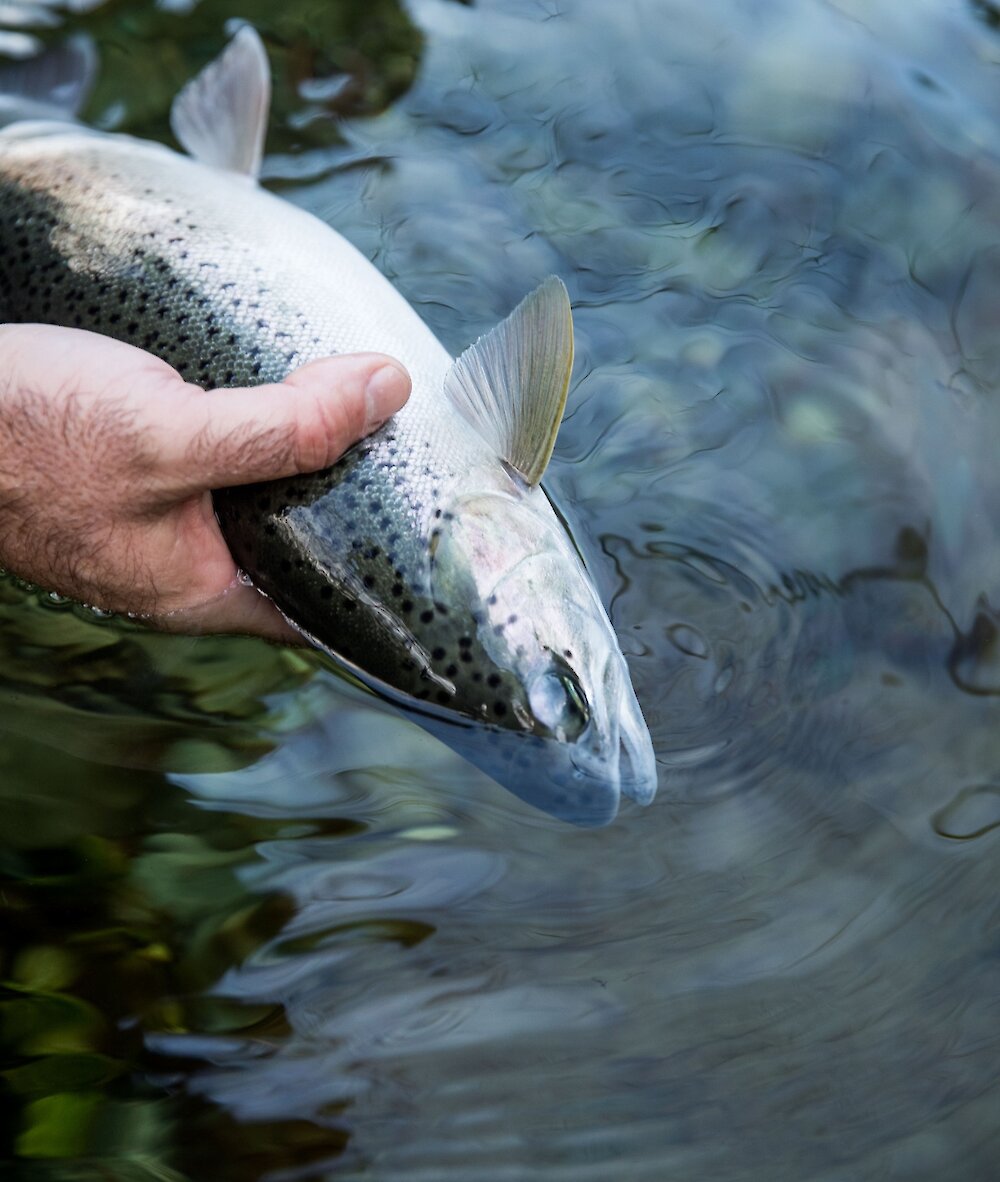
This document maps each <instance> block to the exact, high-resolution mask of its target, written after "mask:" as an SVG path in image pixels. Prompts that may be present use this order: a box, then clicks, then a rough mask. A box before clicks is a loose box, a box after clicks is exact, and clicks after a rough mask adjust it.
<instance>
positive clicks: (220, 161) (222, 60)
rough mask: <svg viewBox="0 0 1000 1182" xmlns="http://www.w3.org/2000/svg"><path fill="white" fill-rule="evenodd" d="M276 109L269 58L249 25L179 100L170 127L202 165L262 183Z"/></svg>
mask: <svg viewBox="0 0 1000 1182" xmlns="http://www.w3.org/2000/svg"><path fill="white" fill-rule="evenodd" d="M270 106H271V71H270V67H269V65H268V61H267V53H266V51H265V49H264V44H263V42H262V41H261V39H260V36H259V35H258V33H257V30H256V29H254V28H251V26H250V25H244V26H243V27H242V28H241V29H240V31H239V32H238V33H237V34H236V36H235V37H234V38H233V39H232V41H230V42H229V44H228V45H227V46H226V48H225V49H224V50H223V51H222V53H220V54H219V56H218V57H217V58H216V59H215V60H214V61H212V62H209V64H208V65H207V66H206V67H205V68H204V70H202V72H201V73H200V74H198V75H197V76H196V77H195V78H192V79H191V81H190V82H189V83H188V84H187V86H185V87H184V89H183V90H182V91H181V92H180V94H178V96H177V97H176V98H175V99H174V105H173V107H172V108H171V110H170V126H171V127H172V128H173V132H174V135H175V136H177V138H178V140H180V142H181V143H182V144H183V145H184V147H185V148H186V149H187V150H188V151H189V152H190V153H191V155H192V156H194V158H195V159H196V160H200V161H201V162H202V163H203V164H211V165H213V166H214V167H215V168H227V169H229V170H231V171H232V172H242V173H245V174H246V175H247V176H252V177H256V175H257V174H258V173H259V172H260V162H261V159H262V158H263V155H264V135H265V133H266V131H267V116H268V112H269V110H270Z"/></svg>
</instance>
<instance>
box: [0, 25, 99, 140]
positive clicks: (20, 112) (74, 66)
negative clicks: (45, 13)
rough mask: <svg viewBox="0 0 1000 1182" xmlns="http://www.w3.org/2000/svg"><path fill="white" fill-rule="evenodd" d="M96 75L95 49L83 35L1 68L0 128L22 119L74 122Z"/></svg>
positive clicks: (91, 42)
mask: <svg viewBox="0 0 1000 1182" xmlns="http://www.w3.org/2000/svg"><path fill="white" fill-rule="evenodd" d="M96 75H97V50H96V49H95V48H94V43H93V41H92V40H91V39H90V38H89V37H85V36H82V35H80V36H75V37H70V38H68V39H67V40H66V41H63V42H61V43H60V44H59V45H53V46H51V47H50V48H48V49H46V50H44V51H43V52H42V53H40V54H39V55H38V56H37V57H33V58H29V59H28V60H27V61H19V62H10V63H7V64H5V65H3V66H0V127H4V126H7V125H8V124H11V123H16V122H18V121H20V120H22V119H63V120H69V121H72V120H74V119H75V118H76V116H77V115H78V114H79V113H80V110H81V108H82V107H83V105H84V103H85V102H86V101H87V99H88V97H89V96H90V92H91V90H92V88H93V84H94V79H95V77H96Z"/></svg>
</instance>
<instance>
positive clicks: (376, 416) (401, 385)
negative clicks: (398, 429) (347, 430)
mask: <svg viewBox="0 0 1000 1182" xmlns="http://www.w3.org/2000/svg"><path fill="white" fill-rule="evenodd" d="M409 394H410V375H409V374H408V373H407V372H406V370H405V369H403V368H402V367H401V366H398V365H383V366H380V367H379V368H378V369H377V370H375V372H374V373H373V374H372V376H371V377H370V378H369V379H368V384H367V385H366V386H365V434H368V433H370V432H371V431H374V430H376V429H377V428H378V427H381V425H382V424H383V423H384V422H385V420H386V419H387V418H389V417H390V416H391V415H394V414H395V413H396V411H397V410H399V408H400V407H401V406H402V405H403V403H404V402H405V401H406V400H407V398H408V397H409Z"/></svg>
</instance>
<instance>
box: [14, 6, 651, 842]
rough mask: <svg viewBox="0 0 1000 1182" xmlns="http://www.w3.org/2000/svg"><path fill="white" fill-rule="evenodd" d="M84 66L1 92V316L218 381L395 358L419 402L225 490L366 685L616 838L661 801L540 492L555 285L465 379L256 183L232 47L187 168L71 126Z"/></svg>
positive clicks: (237, 43)
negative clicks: (611, 826) (137, 352)
mask: <svg viewBox="0 0 1000 1182" xmlns="http://www.w3.org/2000/svg"><path fill="white" fill-rule="evenodd" d="M92 59H93V54H92V52H91V51H89V50H88V48H87V43H85V42H70V43H67V44H66V45H64V46H62V47H60V48H58V49H56V50H54V51H50V53H49V54H48V55H47V56H46V57H44V58H43V59H40V60H39V61H38V62H36V63H25V64H21V65H19V66H17V67H15V68H14V69H13V70H12V72H10V73H9V74H8V76H7V77H6V78H5V79H0V81H4V82H6V84H7V85H6V89H7V90H8V91H10V90H12V89H13V90H16V91H17V92H19V93H17V94H14V95H8V97H7V98H5V99H4V100H3V107H2V110H0V115H2V117H3V118H4V119H5V120H6V123H5V126H4V127H3V129H2V130H0V226H2V255H0V318H3V319H4V320H7V321H20V322H44V323H50V324H59V325H66V326H78V327H82V328H86V329H89V330H91V331H94V332H99V333H104V334H106V335H108V336H110V337H115V338H117V339H119V340H122V341H126V342H128V343H130V344H133V345H137V346H139V347H141V348H143V349H146V350H148V351H150V352H152V353H155V354H156V355H157V356H159V357H161V358H162V359H163V360H165V361H166V362H168V363H169V364H170V365H172V366H174V367H175V368H176V369H177V370H178V371H179V372H180V373H181V374H182V375H183V376H184V377H185V379H187V380H188V381H191V382H196V383H198V384H199V385H202V386H204V387H206V388H219V387H227V386H243V385H252V384H255V383H262V382H278V381H281V380H282V379H283V378H284V377H286V376H287V375H288V373H289V372H290V371H291V370H293V369H295V368H297V367H298V366H300V365H303V364H305V363H306V362H308V361H311V360H314V359H316V358H319V357H322V356H327V355H330V354H336V353H351V352H378V353H387V354H389V355H391V356H393V357H396V358H398V359H399V360H400V361H401V362H402V363H403V364H404V365H405V366H406V368H407V369H408V370H409V372H410V375H411V377H412V380H413V390H412V395H411V397H410V400H409V402H408V403H407V405H406V406H405V407H404V408H403V409H402V410H401V411H400V412H399V413H398V414H397V415H395V416H394V417H393V418H392V419H391V420H390V421H389V422H387V423H386V424H385V425H384V426H383V427H381V428H380V429H379V430H378V431H377V432H376V433H375V434H374V435H372V436H370V437H369V438H367V439H365V440H364V441H362V442H361V443H359V444H357V445H356V446H355V447H353V448H352V449H350V450H349V451H348V452H347V453H346V454H345V455H344V456H343V458H342V459H341V460H340V461H339V462H337V463H336V464H334V465H333V466H332V467H330V468H328V469H326V470H325V471H322V472H317V473H315V474H313V475H309V476H299V477H294V478H290V479H286V480H281V481H275V482H271V483H267V484H260V485H253V486H244V487H241V488H237V489H231V490H224V491H221V492H217V493H216V494H215V506H216V512H217V514H218V517H219V521H220V524H221V527H222V531H223V535H224V537H225V538H226V541H227V543H228V545H229V547H230V549H231V550H232V553H233V556H234V558H235V560H236V562H237V563H238V564H239V565H240V567H241V568H242V570H244V571H245V572H246V573H247V575H248V576H249V577H250V579H251V580H252V581H253V583H254V585H255V586H256V587H257V588H258V589H259V590H260V591H261V592H262V593H263V594H265V595H267V596H268V597H269V598H270V599H271V600H273V602H274V603H275V604H276V605H277V606H278V608H279V609H280V610H281V612H282V613H283V614H284V615H285V616H286V618H287V619H288V620H289V621H290V622H291V623H292V624H293V625H294V626H295V627H297V628H298V629H299V630H300V631H302V632H303V633H304V634H305V635H306V637H307V638H309V639H310V640H311V641H312V642H313V643H314V644H316V645H317V646H319V647H320V648H322V649H324V650H325V651H326V652H328V653H329V654H330V655H331V656H332V657H333V658H334V660H335V661H336V662H338V663H339V664H340V665H341V666H343V667H344V668H345V669H346V670H347V671H348V672H349V673H350V674H352V675H353V676H354V677H356V678H358V679H360V680H361V681H362V682H363V683H365V684H366V685H367V686H369V687H370V688H371V689H373V690H375V691H376V692H377V693H381V694H383V695H385V696H387V697H389V698H391V699H392V700H393V701H395V702H396V703H398V704H400V705H402V706H403V707H404V708H407V709H408V710H409V711H410V712H411V713H412V714H413V715H414V716H415V717H416V719H417V720H418V721H419V722H421V723H422V724H423V725H424V726H425V727H427V728H428V729H430V730H431V731H432V732H433V733H435V734H437V735H439V736H440V737H442V738H443V739H445V741H446V742H448V743H450V744H451V745H452V746H453V747H455V748H456V749H457V750H459V751H460V752H461V753H462V754H463V755H465V756H466V758H468V759H470V760H471V761H472V762H473V763H475V764H477V765H479V766H480V767H481V768H483V769H484V770H486V771H487V772H488V773H489V774H490V775H492V776H493V777H494V778H495V779H497V780H499V781H500V782H501V783H504V784H505V785H506V786H507V787H509V788H510V789H512V790H513V791H514V792H515V793H517V794H518V795H520V796H522V797H524V798H526V799H528V800H530V801H531V802H533V803H534V804H537V805H540V806H541V807H543V808H546V809H548V810H549V811H551V812H554V813H555V814H557V815H559V816H563V817H568V818H570V819H572V820H575V821H578V822H582V823H592V824H594V823H604V822H606V821H607V820H609V819H610V818H612V817H613V816H614V815H615V813H616V811H617V808H618V802H619V795H620V793H622V792H624V793H626V794H627V795H629V796H631V797H633V798H634V799H636V800H638V801H640V802H642V803H646V802H648V801H649V800H650V799H651V798H652V796H653V793H654V791H655V788H656V769H655V763H654V758H653V749H652V743H651V740H650V736H649V732H648V729H647V727H646V724H645V722H644V721H643V717H642V713H641V711H640V708H639V704H638V702H637V700H636V696H635V692H634V690H633V688H632V683H631V679H630V676H629V672H628V668H627V666H626V663H625V660H624V658H623V656H622V653H621V650H620V648H619V645H618V642H617V639H616V637H615V633H614V630H613V628H612V626H611V624H610V622H609V619H608V616H607V614H606V612H605V610H604V608H603V606H602V604H601V601H600V598H599V597H598V595H597V592H596V590H595V588H594V586H593V583H592V582H591V580H590V577H589V576H588V574H587V572H586V570H585V568H584V565H583V563H582V561H581V558H580V556H579V554H578V552H577V549H576V547H575V545H574V543H573V541H572V539H571V537H570V536H569V534H568V532H567V530H566V528H565V527H564V525H563V523H562V521H561V519H560V517H559V516H558V515H557V513H556V512H555V511H554V510H553V508H552V506H551V504H550V502H549V500H548V499H547V496H546V494H545V492H544V490H543V489H542V487H541V485H540V480H541V477H542V475H543V473H544V471H545V468H546V465H547V464H548V461H549V458H550V456H551V454H552V449H553V445H554V442H555V437H556V432H557V430H558V427H559V422H560V419H561V417H562V413H563V408H564V406H565V402H566V396H567V390H568V387H569V381H570V373H571V369H572V359H573V337H572V317H571V312H570V305H569V299H568V296H567V293H566V289H565V287H564V286H563V284H562V283H561V282H560V281H559V280H558V279H556V278H550V279H548V280H546V281H545V282H543V283H542V285H541V286H540V287H539V288H538V289H537V290H535V291H534V292H532V293H531V294H530V295H529V296H527V297H526V298H525V299H524V300H523V301H522V303H521V304H520V305H519V306H518V307H517V308H516V309H515V310H514V311H513V312H512V313H511V314H510V316H508V318H507V319H506V320H504V321H503V322H502V323H501V324H499V325H498V326H497V327H496V328H495V329H493V330H492V331H491V332H490V333H488V334H487V335H486V336H484V337H482V338H481V339H480V340H478V341H477V342H476V343H475V344H473V345H472V346H471V347H470V348H469V349H468V350H467V351H466V352H465V353H464V354H463V355H462V356H461V357H459V358H458V360H457V361H456V360H454V359H453V358H452V357H451V356H450V355H449V354H448V352H447V351H446V350H445V349H444V348H443V346H442V345H441V344H440V343H439V342H438V341H437V339H436V338H435V337H434V335H433V333H431V331H430V330H429V329H428V328H427V327H426V325H424V323H423V322H422V321H421V320H420V318H419V317H418V316H417V314H416V313H415V312H414V310H413V309H412V308H411V307H410V305H409V304H408V303H407V302H406V300H405V299H404V298H403V297H402V296H401V295H400V294H399V293H398V292H397V291H396V290H395V289H394V288H393V287H392V285H391V284H390V283H389V282H388V281H387V280H386V279H385V278H384V277H383V276H382V275H381V274H380V273H379V272H378V271H377V270H376V268H375V267H374V266H373V265H372V264H371V263H370V262H369V261H368V260H367V259H365V258H364V257H363V255H361V254H360V253H359V252H358V251H357V250H356V249H355V248H354V247H353V246H351V245H350V244H349V243H348V242H347V241H346V240H345V239H344V238H343V237H341V236H340V235H339V234H338V233H337V232H336V231H335V230H333V229H331V228H330V227H329V226H327V225H325V224H324V223H322V222H321V221H320V220H319V219H317V218H315V217H313V216H312V215H310V214H309V213H306V212H305V211H303V210H301V209H298V208H296V207H295V206H294V205H292V204H290V203H288V202H286V201H282V200H280V199H279V198H277V197H275V196H274V195H272V194H270V193H268V192H266V191H265V190H264V189H263V188H261V187H260V185H259V184H257V183H256V177H257V173H258V169H259V166H260V162H261V159H262V151H263V141H264V132H265V128H266V123H267V117H268V110H269V99H270V73H269V67H268V61H267V57H266V53H265V51H264V47H263V45H262V43H261V41H260V38H259V37H258V35H257V34H256V33H255V32H254V30H253V29H252V28H250V27H246V26H245V27H243V28H242V29H241V30H240V31H239V32H238V33H237V34H236V36H235V37H234V38H233V40H232V41H231V42H230V43H229V45H228V46H227V48H226V49H225V50H224V51H223V53H222V54H221V56H220V57H219V58H217V59H216V60H215V61H214V62H212V63H211V64H210V65H209V66H208V67H206V69H205V70H203V71H202V73H201V74H199V75H198V76H197V77H196V78H195V79H194V80H193V81H192V82H190V83H189V84H188V85H187V86H186V87H185V88H184V89H183V90H182V91H181V93H180V94H179V95H178V96H177V98H176V100H175V102H174V105H173V109H172V113H171V122H172V127H173V129H174V132H175V135H176V136H177V139H178V141H179V142H180V143H181V145H182V146H183V147H184V148H185V149H186V152H187V154H186V155H185V154H181V153H178V152H176V151H173V150H171V149H170V148H167V147H165V146H163V145H160V144H156V143H152V142H149V141H145V140H140V139H136V138H132V137H129V136H126V135H117V134H104V133H100V132H96V131H94V130H92V129H89V128H87V127H86V126H84V125H82V124H80V123H78V122H76V121H75V115H76V112H77V111H78V109H79V107H80V105H81V102H82V100H83V97H84V96H85V94H86V91H87V87H88V84H89V78H90V75H91V74H92V72H93V60H92Z"/></svg>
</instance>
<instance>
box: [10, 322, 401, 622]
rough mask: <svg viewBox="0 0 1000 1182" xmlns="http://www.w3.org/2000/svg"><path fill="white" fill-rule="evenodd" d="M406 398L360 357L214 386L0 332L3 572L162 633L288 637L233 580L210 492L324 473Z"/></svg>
mask: <svg viewBox="0 0 1000 1182" xmlns="http://www.w3.org/2000/svg"><path fill="white" fill-rule="evenodd" d="M409 389H410V382H409V378H408V376H407V375H406V372H405V370H403V369H402V367H401V366H400V365H399V364H398V363H397V362H395V361H392V360H391V359H390V358H388V357H384V356H381V355H378V354H360V355H357V356H345V357H334V358H328V359H325V360H322V361H315V362H312V363H311V364H309V365H306V366H304V367H303V368H301V369H299V370H296V371H295V372H294V373H292V374H290V375H289V377H288V378H286V379H285V381H284V382H282V383H280V384H279V385H272V386H258V387H254V388H252V389H238V390H217V391H213V392H211V393H207V392H206V391H204V390H202V389H201V388H200V387H198V386H193V385H191V384H189V383H186V382H185V381H184V380H183V378H181V376H180V375H179V374H178V373H177V372H176V370H174V369H172V368H171V367H170V366H169V365H167V364H166V363H165V362H163V361H160V360H159V359H157V358H156V357H153V356H151V355H150V354H148V353H144V352H143V351H142V350H140V349H136V348H134V347H132V346H131V345H126V344H122V343H121V342H119V341H113V340H110V339H108V338H106V337H102V336H98V335H97V334H94V333H89V332H84V331H83V330H80V329H69V328H56V327H53V326H49V325H34V324H32V325H3V326H0V566H2V567H3V568H5V569H7V570H10V571H13V572H14V573H16V574H18V575H20V576H21V577H22V578H25V579H27V580H29V581H30V582H32V583H36V584H37V585H38V586H40V587H44V588H45V589H46V590H50V591H58V592H60V593H61V594H63V595H67V596H70V597H71V598H73V599H78V600H80V601H81V602H84V603H89V604H91V605H93V606H95V607H101V608H104V609H105V610H108V611H115V612H131V613H134V614H137V615H142V616H145V617H148V618H149V620H150V622H151V623H153V624H155V625H157V626H160V627H167V628H174V629H177V630H189V629H190V630H194V631H240V632H254V633H258V634H261V635H265V636H270V637H275V638H279V639H292V638H293V637H294V633H293V632H292V630H291V629H290V628H289V627H288V625H287V624H285V622H284V620H283V619H282V618H281V616H280V614H279V613H278V612H277V610H276V609H275V608H274V607H273V606H272V605H271V604H270V603H269V602H268V601H267V600H265V599H264V598H263V597H262V596H260V595H259V594H258V593H257V592H256V591H254V590H253V589H252V588H251V587H248V586H245V585H244V584H243V583H242V582H241V581H240V580H239V579H238V577H237V576H238V571H237V569H236V566H235V563H234V562H233V559H232V557H231V555H230V554H229V550H228V549H227V547H226V544H225V542H224V541H223V538H222V534H221V533H220V531H219V526H218V522H217V521H216V518H215V514H214V512H213V510H212V500H211V493H210V490H211V489H213V488H222V487H228V486H231V485H238V484H248V483H253V482H255V481H259V480H269V479H276V478H278V477H281V476H291V475H294V474H296V473H299V472H311V471H316V470H317V469H319V468H323V467H326V466H327V465H329V464H331V463H333V461H334V460H336V459H337V458H338V456H340V455H341V454H342V452H343V451H345V450H346V448H348V447H349V446H350V445H351V444H352V443H354V442H355V441H356V440H358V439H360V438H361V437H362V436H364V435H366V434H368V433H369V432H371V431H373V430H375V429H376V428H377V427H378V426H379V425H380V424H381V423H382V422H384V421H385V420H386V419H387V418H388V417H389V416H390V415H392V414H393V413H395V411H397V410H398V409H399V408H400V406H402V404H403V403H404V402H405V401H406V398H407V397H408V395H409Z"/></svg>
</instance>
